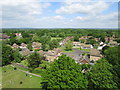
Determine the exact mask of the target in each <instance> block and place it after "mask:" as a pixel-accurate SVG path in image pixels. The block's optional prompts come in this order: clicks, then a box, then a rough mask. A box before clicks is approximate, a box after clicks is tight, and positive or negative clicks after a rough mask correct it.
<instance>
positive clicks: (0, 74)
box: [0, 67, 2, 89]
mask: <svg viewBox="0 0 120 90" xmlns="http://www.w3.org/2000/svg"><path fill="white" fill-rule="evenodd" d="M1 88H2V68H1V67H0V89H1Z"/></svg>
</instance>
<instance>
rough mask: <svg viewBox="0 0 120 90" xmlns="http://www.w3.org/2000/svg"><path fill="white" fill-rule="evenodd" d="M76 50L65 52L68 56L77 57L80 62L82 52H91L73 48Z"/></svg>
mask: <svg viewBox="0 0 120 90" xmlns="http://www.w3.org/2000/svg"><path fill="white" fill-rule="evenodd" d="M73 50H74V52H66V53H63V54H65V55H67V56H70V57H71V58H73V59H75V60H76V62H78V61H79V60H80V58H81V57H82V53H90V52H89V51H82V50H78V49H75V48H73Z"/></svg>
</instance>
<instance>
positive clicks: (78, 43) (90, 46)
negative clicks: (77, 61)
mask: <svg viewBox="0 0 120 90" xmlns="http://www.w3.org/2000/svg"><path fill="white" fill-rule="evenodd" d="M73 45H74V46H75V47H80V48H81V49H91V48H93V46H92V45H90V44H84V43H80V42H73Z"/></svg>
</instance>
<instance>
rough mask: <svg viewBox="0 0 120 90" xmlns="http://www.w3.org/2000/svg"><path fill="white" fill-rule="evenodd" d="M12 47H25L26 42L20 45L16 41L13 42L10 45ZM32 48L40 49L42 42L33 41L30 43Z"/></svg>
mask: <svg viewBox="0 0 120 90" xmlns="http://www.w3.org/2000/svg"><path fill="white" fill-rule="evenodd" d="M12 48H21V49H22V48H27V44H25V43H22V44H21V45H20V46H19V45H17V44H16V43H14V44H13V45H12ZM32 48H33V50H36V49H41V48H42V44H41V43H39V42H33V43H32Z"/></svg>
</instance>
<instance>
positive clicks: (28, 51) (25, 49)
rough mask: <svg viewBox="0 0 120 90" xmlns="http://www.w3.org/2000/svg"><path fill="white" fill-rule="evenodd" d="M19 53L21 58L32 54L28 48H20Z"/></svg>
mask: <svg viewBox="0 0 120 90" xmlns="http://www.w3.org/2000/svg"><path fill="white" fill-rule="evenodd" d="M20 53H21V54H22V55H23V56H28V55H30V54H31V53H32V52H31V51H30V50H29V49H28V48H22V50H21V51H20Z"/></svg>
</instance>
